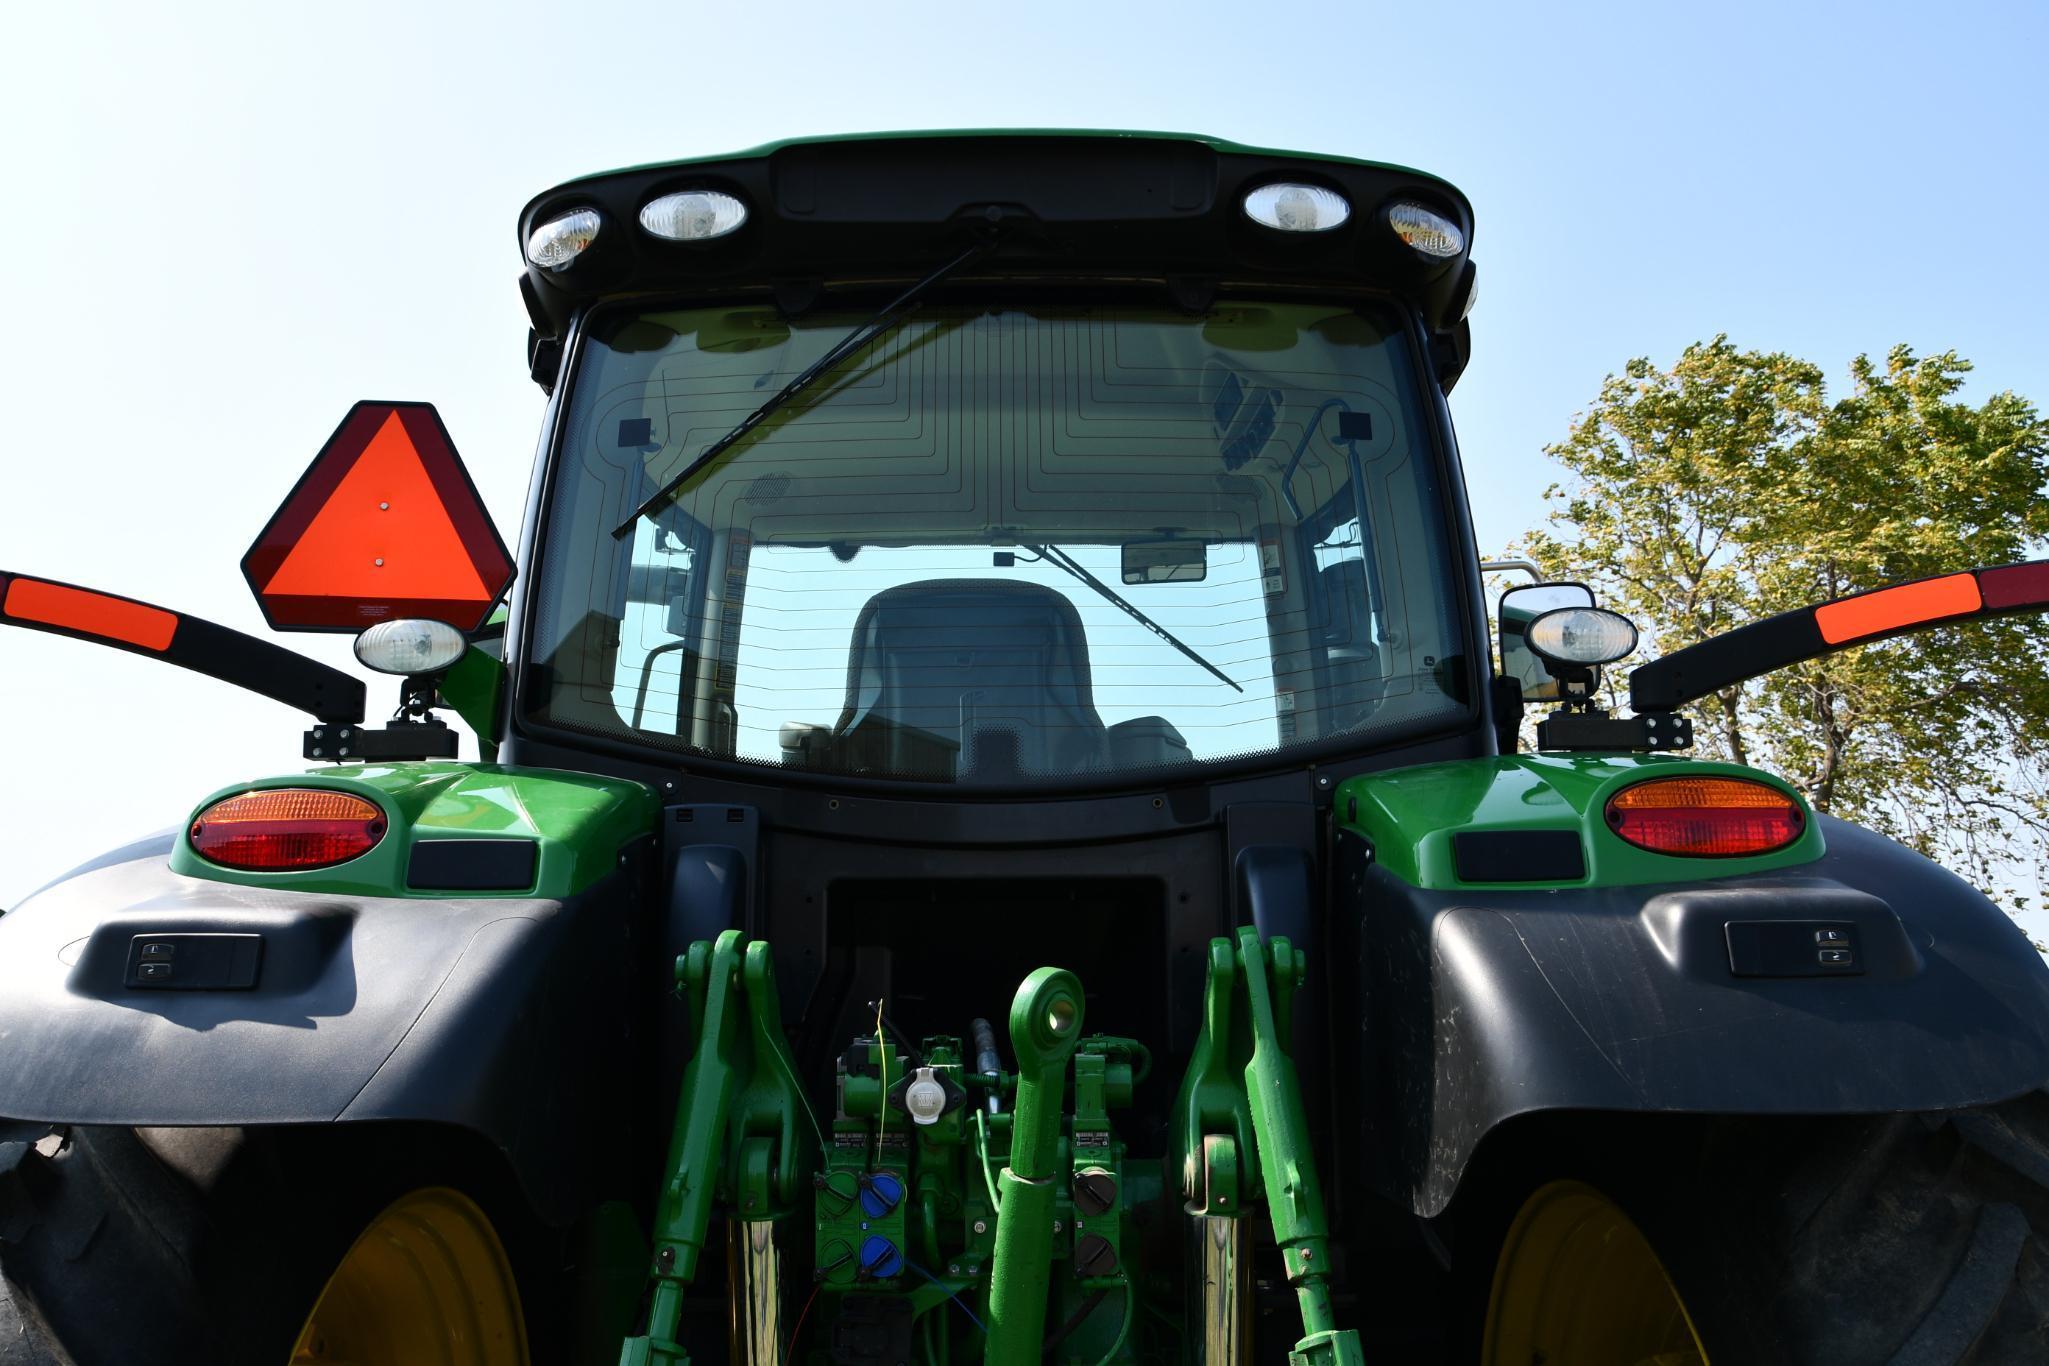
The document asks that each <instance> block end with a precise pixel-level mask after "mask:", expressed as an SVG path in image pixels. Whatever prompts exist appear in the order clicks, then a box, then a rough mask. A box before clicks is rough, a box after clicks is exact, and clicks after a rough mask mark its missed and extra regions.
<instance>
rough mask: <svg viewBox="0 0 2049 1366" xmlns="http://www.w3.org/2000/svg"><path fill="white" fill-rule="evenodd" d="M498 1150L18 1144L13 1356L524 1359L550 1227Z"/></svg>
mask: <svg viewBox="0 0 2049 1366" xmlns="http://www.w3.org/2000/svg"><path fill="white" fill-rule="evenodd" d="M491 1166H492V1164H491V1163H489V1162H488V1161H483V1160H478V1159H477V1158H476V1157H475V1156H474V1155H468V1156H467V1157H466V1158H465V1157H464V1156H463V1155H459V1154H456V1153H453V1152H451V1151H449V1150H447V1149H445V1148H442V1147H441V1145H439V1144H438V1143H437V1142H435V1141H433V1139H432V1138H430V1137H427V1136H423V1135H422V1134H421V1133H419V1132H418V1131H407V1130H398V1129H388V1130H387V1129H380V1128H375V1127H370V1126H342V1125H327V1126H320V1127H317V1128H315V1127H308V1128H303V1129H299V1128H294V1129H277V1130H253V1129H252V1130H244V1129H139V1130H138V1129H126V1128H78V1129H73V1130H71V1131H70V1132H69V1134H68V1135H64V1136H61V1137H60V1136H53V1137H52V1138H49V1139H45V1140H43V1141H42V1142H41V1143H40V1144H19V1143H17V1144H7V1145H0V1366H131V1364H132V1363H136V1362H144V1361H147V1362H151V1363H165V1364H166V1366H180V1364H181V1363H186V1362H191V1363H206V1366H286V1364H287V1363H290V1362H293V1361H300V1362H317V1361H320V1360H323V1359H325V1358H324V1356H323V1355H322V1354H320V1353H317V1352H315V1351H314V1350H313V1348H314V1346H315V1345H316V1344H315V1339H316V1338H317V1339H319V1340H320V1343H322V1344H325V1345H326V1346H328V1347H332V1348H336V1349H339V1350H345V1351H346V1352H347V1353H348V1359H349V1360H351V1361H354V1362H358V1363H361V1366H385V1363H387V1362H388V1363H390V1364H391V1366H399V1363H401V1362H404V1361H408V1360H419V1359H421V1358H420V1354H419V1352H418V1350H417V1348H418V1344H420V1343H422V1342H424V1341H428V1340H430V1339H435V1340H438V1341H441V1342H445V1343H446V1344H448V1345H449V1353H448V1355H447V1356H446V1358H445V1359H446V1360H449V1361H452V1362H456V1363H461V1364H462V1366H472V1363H474V1366H506V1364H507V1363H515V1364H517V1366H523V1364H524V1363H525V1362H527V1361H528V1360H529V1359H530V1358H529V1354H528V1349H527V1342H526V1337H527V1334H528V1330H527V1328H526V1326H525V1323H524V1315H523V1313H522V1311H521V1308H520V1304H521V1301H522V1299H524V1300H526V1301H527V1302H528V1303H530V1304H531V1303H533V1302H535V1300H536V1299H538V1298H541V1297H542V1294H543V1293H544V1291H545V1286H544V1285H543V1284H542V1283H541V1277H540V1276H538V1275H536V1274H534V1273H533V1268H535V1267H536V1266H544V1265H545V1262H539V1261H536V1259H535V1258H534V1256H533V1254H534V1252H535V1250H536V1249H537V1248H539V1247H540V1246H542V1242H541V1240H540V1238H539V1237H538V1234H537V1231H536V1230H534V1229H533V1228H532V1227H531V1226H530V1225H529V1223H528V1222H527V1220H526V1218H525V1213H524V1207H523V1205H522V1204H521V1203H520V1202H519V1201H518V1198H517V1196H516V1193H514V1192H512V1191H510V1190H508V1189H505V1188H504V1186H503V1184H502V1183H500V1182H497V1181H494V1180H493V1179H492V1177H491ZM387 1216H390V1217H387ZM366 1234H369V1235H370V1236H368V1237H366V1236H365V1235H366ZM352 1268H353V1270H351V1269H352ZM420 1268H426V1269H425V1270H421V1269H420ZM338 1272H339V1273H340V1274H337V1273H338ZM523 1273H524V1274H523ZM331 1285H332V1287H333V1292H332V1294H331V1295H330V1294H329V1291H330V1286H331ZM529 1287H532V1291H531V1292H529V1293H525V1294H523V1293H522V1292H523V1291H527V1290H528V1288H529ZM537 1292H538V1293H537ZM324 1295H327V1296H328V1298H327V1300H326V1301H325V1302H323V1296H324ZM316 1305H321V1307H322V1314H321V1316H320V1318H319V1319H318V1320H317V1321H315V1320H314V1319H313V1318H312V1317H311V1316H312V1314H313V1310H314V1308H315V1306H316ZM507 1306H509V1315H510V1317H509V1319H508V1318H507ZM309 1328H311V1329H312V1330H314V1331H313V1332H312V1333H310V1334H308V1333H307V1330H308V1329H309ZM302 1335H306V1338H307V1340H306V1341H305V1342H303V1343H302V1341H301V1338H302ZM508 1335H509V1337H510V1341H508ZM330 1339H332V1341H329V1340H330ZM427 1359H430V1360H433V1359H443V1358H441V1356H440V1354H439V1352H437V1353H436V1354H435V1355H434V1356H430V1357H428V1358H427ZM532 1359H538V1360H552V1357H548V1356H546V1355H543V1354H542V1353H541V1351H540V1349H539V1348H538V1347H537V1348H536V1351H535V1353H534V1356H533V1358H532Z"/></svg>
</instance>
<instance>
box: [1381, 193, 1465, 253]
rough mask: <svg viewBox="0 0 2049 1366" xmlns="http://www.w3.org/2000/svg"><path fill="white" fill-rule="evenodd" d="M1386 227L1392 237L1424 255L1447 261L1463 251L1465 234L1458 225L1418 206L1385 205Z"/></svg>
mask: <svg viewBox="0 0 2049 1366" xmlns="http://www.w3.org/2000/svg"><path fill="white" fill-rule="evenodd" d="M1387 225H1388V227H1390V228H1392V229H1394V235H1395V236H1396V237H1399V238H1401V239H1402V241H1404V242H1406V243H1407V244H1408V245H1409V246H1410V247H1412V248H1413V249H1415V250H1416V251H1419V252H1421V253H1422V254H1423V255H1425V256H1434V257H1437V258H1438V259H1440V260H1449V259H1451V258H1452V257H1454V256H1456V255H1458V254H1459V253H1460V252H1462V251H1464V250H1465V249H1466V235H1465V234H1464V233H1462V232H1460V231H1459V229H1458V224H1456V223H1454V222H1452V221H1451V220H1450V219H1449V218H1446V217H1445V216H1444V215H1443V214H1441V213H1438V212H1436V211H1435V210H1432V209H1426V208H1424V207H1423V206H1422V205H1421V204H1412V203H1409V202H1407V201H1406V200H1404V201H1402V202H1401V203H1397V204H1394V205H1391V206H1389V208H1388V211H1387Z"/></svg>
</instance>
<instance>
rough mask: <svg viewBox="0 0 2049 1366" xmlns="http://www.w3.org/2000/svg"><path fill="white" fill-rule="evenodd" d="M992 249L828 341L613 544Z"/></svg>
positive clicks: (974, 252) (975, 251)
mask: <svg viewBox="0 0 2049 1366" xmlns="http://www.w3.org/2000/svg"><path fill="white" fill-rule="evenodd" d="M995 245H996V243H995V242H994V241H993V240H992V241H984V242H977V243H975V244H974V245H973V246H971V247H969V248H968V249H967V250H966V251H964V252H962V253H961V254H960V255H958V256H956V257H954V258H953V259H952V260H951V261H948V262H947V263H946V264H945V265H943V266H941V267H939V269H937V270H935V271H933V272H932V273H931V274H930V275H927V276H926V277H925V278H924V279H922V280H920V281H918V283H916V284H914V285H912V286H911V287H910V288H909V289H907V290H905V291H904V292H903V293H901V294H899V295H897V296H896V298H894V299H892V300H890V301H889V303H888V304H887V305H886V306H884V308H883V309H882V311H881V312H880V313H877V314H876V315H875V316H874V317H872V318H870V319H869V320H868V321H867V322H865V323H862V324H861V325H860V326H859V327H856V328H855V329H854V330H853V331H851V332H849V333H847V335H846V336H844V337H841V338H840V339H839V340H838V341H837V342H835V343H833V346H832V349H831V350H830V351H827V352H826V353H825V354H824V355H822V356H820V357H819V358H818V359H817V360H815V361H813V362H812V363H811V364H810V365H809V366H808V367H806V368H805V369H804V371H803V372H802V373H800V374H798V375H796V376H795V377H794V378H792V379H791V380H790V382H789V383H788V384H785V385H784V386H783V387H782V388H780V389H778V390H776V391H775V392H774V393H773V394H770V395H769V396H768V398H767V399H766V400H764V401H763V403H762V405H761V406H760V407H759V408H756V409H755V410H754V411H753V412H751V413H749V414H747V416H746V417H744V418H741V419H740V424H739V425H738V426H736V427H734V428H733V430H732V431H730V432H727V433H726V434H725V435H724V436H722V437H720V438H719V439H718V440H716V441H714V442H712V443H711V444H710V445H709V446H706V447H705V448H704V449H703V450H702V451H700V452H698V454H697V458H696V459H695V460H692V461H691V462H690V463H689V464H687V465H685V466H684V467H683V468H682V469H681V470H680V471H679V472H677V474H676V475H675V476H674V477H672V478H671V479H670V480H669V481H668V482H667V483H666V484H663V485H662V486H661V488H660V489H658V490H657V491H656V492H655V493H654V494H653V495H652V496H650V497H649V498H648V499H647V500H646V501H644V502H642V503H641V505H640V506H639V507H637V508H635V509H634V510H633V515H632V516H631V517H628V518H627V519H626V520H625V521H623V522H621V523H620V524H619V525H618V526H617V527H615V528H613V530H612V538H613V539H614V540H619V539H621V538H623V537H624V536H625V535H626V533H627V532H629V531H631V530H633V528H634V524H635V523H637V522H639V521H640V519H641V518H643V517H645V516H647V515H648V513H650V512H652V511H654V510H655V509H656V508H657V507H659V506H661V505H662V504H663V503H665V502H667V501H668V500H669V499H670V498H673V497H674V496H675V494H676V490H677V489H679V488H681V487H683V482H684V481H685V480H686V479H688V478H690V476H691V475H693V474H695V473H697V472H698V471H699V470H701V469H703V468H704V467H705V466H706V465H709V464H710V463H711V462H712V461H714V460H716V459H718V457H719V456H720V455H721V454H722V453H723V452H724V451H725V450H726V449H727V448H728V447H730V446H731V445H732V444H733V443H734V442H736V441H738V440H739V439H740V438H741V437H743V436H745V435H747V433H749V432H751V431H753V430H754V429H755V428H756V427H759V426H760V425H761V424H762V423H763V422H765V421H767V420H768V417H769V415H770V414H771V413H773V412H775V410H776V409H778V408H780V407H782V406H783V405H784V404H785V403H788V402H789V401H790V400H791V399H793V398H795V397H796V396H797V395H798V394H801V393H803V392H804V391H805V390H806V389H808V388H810V387H811V385H812V383H813V382H814V381H816V380H817V379H818V377H819V376H820V375H823V374H825V373H826V372H827V371H829V370H831V369H832V368H833V367H834V366H835V365H838V364H839V363H840V362H841V361H843V360H845V359H846V358H847V357H848V356H851V355H853V354H854V353H855V352H856V351H859V350H860V349H861V348H862V347H864V346H866V345H867V344H868V343H869V342H872V341H874V340H875V339H876V338H877V337H879V336H881V335H882V334H883V333H885V332H887V331H889V329H890V328H892V327H895V326H896V325H897V323H898V322H900V321H902V319H903V316H904V314H905V313H907V312H909V311H910V308H911V305H912V304H915V303H916V302H917V301H918V300H919V299H920V298H921V297H922V296H923V295H924V294H925V292H926V291H927V290H929V289H931V288H932V287H933V286H934V285H936V284H938V283H939V282H940V281H941V280H944V279H945V278H946V277H947V276H949V275H951V274H953V273H954V272H955V271H957V270H959V269H960V268H961V267H962V266H965V265H968V264H970V263H971V262H974V261H978V260H980V259H981V258H982V257H984V256H986V255H988V254H989V252H990V250H991V249H992V248H994V247H995Z"/></svg>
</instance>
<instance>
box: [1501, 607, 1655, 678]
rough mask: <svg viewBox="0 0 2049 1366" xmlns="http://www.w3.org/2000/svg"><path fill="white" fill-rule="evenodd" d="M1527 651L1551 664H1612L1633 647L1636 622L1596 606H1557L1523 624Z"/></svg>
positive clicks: (1634, 646)
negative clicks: (1524, 625)
mask: <svg viewBox="0 0 2049 1366" xmlns="http://www.w3.org/2000/svg"><path fill="white" fill-rule="evenodd" d="M1523 640H1524V642H1525V643H1527V644H1528V645H1529V647H1530V651H1531V653H1533V654H1535V655H1536V656H1537V657H1538V658H1539V659H1544V660H1548V661H1550V662H1551V663H1553V664H1570V665H1582V666H1584V665H1596V664H1612V663H1614V662H1615V661H1616V660H1618V659H1621V658H1622V657H1623V656H1625V655H1627V654H1628V653H1629V652H1630V651H1632V650H1634V649H1635V648H1636V626H1635V625H1634V624H1633V623H1632V622H1631V621H1630V620H1629V618H1628V617H1625V616H1623V615H1621V614H1620V613H1617V612H1610V611H1606V610H1605V609H1603V608H1599V607H1560V608H1557V609H1556V610H1554V611H1550V612H1546V613H1544V614H1543V615H1542V616H1540V617H1537V618H1536V619H1535V620H1533V621H1532V622H1530V624H1529V625H1528V626H1526V627H1524V628H1523Z"/></svg>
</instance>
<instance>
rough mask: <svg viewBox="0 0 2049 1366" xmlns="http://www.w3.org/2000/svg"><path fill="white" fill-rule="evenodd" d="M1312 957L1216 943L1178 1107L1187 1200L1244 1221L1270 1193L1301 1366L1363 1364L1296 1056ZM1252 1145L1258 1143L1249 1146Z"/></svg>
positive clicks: (1285, 948) (1286, 947) (1250, 939)
mask: <svg viewBox="0 0 2049 1366" xmlns="http://www.w3.org/2000/svg"><path fill="white" fill-rule="evenodd" d="M1302 972H1303V962H1302V955H1301V954H1299V953H1297V952H1296V951H1295V949H1294V948H1293V946H1292V945H1290V944H1289V943H1288V941H1287V940H1286V939H1283V938H1280V937H1278V936H1277V937H1275V938H1274V939H1272V940H1270V941H1266V942H1264V943H1262V942H1261V940H1260V937H1259V931H1258V930H1256V929H1253V928H1250V927H1247V928H1243V929H1240V930H1239V931H1238V938H1237V942H1236V944H1235V945H1234V944H1233V943H1232V941H1231V940H1228V939H1212V940H1211V941H1210V952H1209V977H1208V981H1207V983H1206V985H1205V987H1204V991H1203V1017H1202V1018H1203V1029H1202V1036H1201V1038H1200V1039H1199V1040H1197V1042H1196V1046H1195V1049H1194V1053H1193V1055H1192V1057H1191V1060H1190V1065H1189V1069H1188V1075H1187V1077H1186V1079H1185V1080H1184V1081H1183V1082H1182V1087H1181V1095H1180V1099H1179V1100H1178V1101H1177V1103H1176V1107H1175V1109H1176V1113H1177V1117H1178V1122H1177V1127H1178V1131H1179V1132H1178V1138H1179V1141H1180V1145H1181V1161H1182V1185H1183V1194H1184V1195H1185V1196H1186V1197H1187V1201H1188V1204H1187V1210H1188V1212H1189V1213H1190V1214H1192V1215H1198V1216H1205V1217H1210V1218H1239V1217H1243V1214H1244V1204H1245V1200H1246V1195H1245V1192H1246V1191H1247V1190H1250V1189H1254V1188H1262V1189H1263V1190H1264V1193H1265V1196H1266V1204H1267V1213H1268V1216H1269V1217H1270V1218H1271V1219H1272V1221H1273V1229H1274V1241H1275V1242H1276V1243H1277V1244H1278V1245H1279V1246H1280V1250H1281V1262H1282V1265H1283V1266H1284V1267H1285V1268H1286V1271H1287V1276H1288V1283H1289V1284H1290V1285H1292V1286H1293V1287H1294V1288H1295V1298H1296V1302H1297V1303H1298V1305H1299V1306H1300V1308H1301V1311H1302V1339H1301V1341H1299V1342H1297V1343H1296V1344H1295V1349H1294V1351H1292V1352H1290V1353H1289V1355H1288V1359H1289V1361H1290V1362H1291V1363H1293V1366H1362V1363H1363V1362H1364V1359H1365V1358H1364V1352H1363V1349H1362V1347H1361V1345H1360V1342H1359V1334H1358V1332H1357V1330H1355V1329H1350V1328H1339V1327H1338V1326H1337V1318H1336V1315H1335V1314H1334V1313H1333V1311H1332V1309H1331V1301H1330V1226H1329V1220H1328V1218H1327V1216H1326V1215H1325V1213H1324V1206H1323V1189H1322V1187H1321V1185H1320V1184H1319V1183H1318V1181H1317V1178H1316V1157H1315V1152H1314V1150H1313V1149H1312V1148H1311V1146H1310V1141H1309V1122H1308V1118H1307V1116H1306V1114H1305V1113H1304V1111H1303V1108H1302V1087H1301V1082H1300V1080H1299V1078H1297V1077H1296V1075H1295V1064H1294V1062H1293V1061H1292V1060H1291V1059H1290V1058H1289V1057H1288V1037H1289V1032H1290V1031H1289V1025H1288V1021H1289V1019H1290V1014H1291V1012H1290V1010H1289V1007H1290V1005H1291V1004H1292V1003H1293V1000H1294V993H1295V988H1296V987H1297V986H1299V985H1300V984H1301V981H1302ZM1248 1137H1249V1138H1250V1140H1251V1141H1250V1142H1247V1139H1248Z"/></svg>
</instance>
